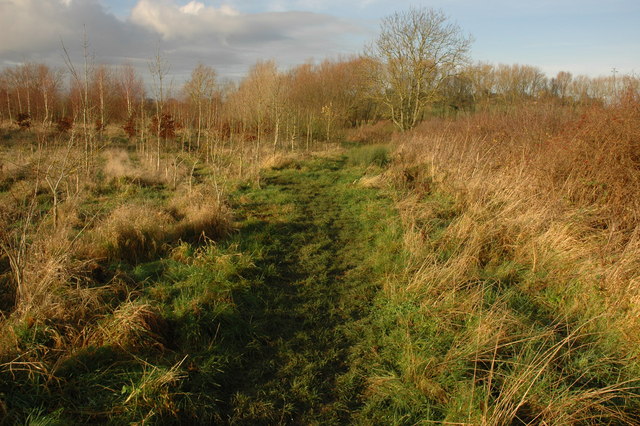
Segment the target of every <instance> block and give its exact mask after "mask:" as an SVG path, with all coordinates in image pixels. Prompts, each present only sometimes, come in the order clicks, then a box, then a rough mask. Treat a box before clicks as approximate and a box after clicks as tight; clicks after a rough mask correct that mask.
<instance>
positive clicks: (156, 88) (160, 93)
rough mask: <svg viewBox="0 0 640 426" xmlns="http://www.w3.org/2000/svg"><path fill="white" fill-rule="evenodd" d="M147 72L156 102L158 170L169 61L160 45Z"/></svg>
mask: <svg viewBox="0 0 640 426" xmlns="http://www.w3.org/2000/svg"><path fill="white" fill-rule="evenodd" d="M149 72H150V73H151V77H152V78H153V86H152V87H153V95H154V101H155V104H156V117H155V118H156V120H155V123H154V124H155V129H154V130H155V133H156V141H157V143H156V155H157V158H156V169H157V170H160V145H161V143H160V142H161V141H162V125H163V123H162V121H163V119H164V118H165V116H164V107H165V96H166V93H165V91H166V86H165V84H166V82H165V80H166V78H167V74H168V73H169V63H168V62H167V60H166V59H165V58H164V57H163V56H162V54H161V53H160V47H158V51H157V52H156V56H155V57H154V58H153V60H151V61H150V62H149Z"/></svg>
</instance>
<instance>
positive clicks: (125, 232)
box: [93, 204, 175, 264]
mask: <svg viewBox="0 0 640 426" xmlns="http://www.w3.org/2000/svg"><path fill="white" fill-rule="evenodd" d="M174 225H175V219H174V218H173V217H172V216H171V215H170V214H168V213H167V212H165V211H164V210H162V209H161V208H157V207H152V206H145V205H135V204H125V205H122V206H120V207H118V208H116V209H115V210H113V211H112V212H111V214H110V215H109V217H107V218H106V219H105V220H104V221H103V222H102V223H100V224H99V225H98V226H96V228H95V229H94V230H93V234H94V235H95V237H94V238H96V239H97V240H98V241H99V246H101V247H102V248H103V250H104V252H103V253H104V254H103V256H102V257H107V258H109V259H114V260H126V261H129V262H131V263H132V264H135V263H138V262H141V261H143V260H147V259H151V258H153V257H155V256H157V255H158V254H160V253H162V252H163V250H164V243H165V241H167V240H168V235H171V231H172V229H173V226H174Z"/></svg>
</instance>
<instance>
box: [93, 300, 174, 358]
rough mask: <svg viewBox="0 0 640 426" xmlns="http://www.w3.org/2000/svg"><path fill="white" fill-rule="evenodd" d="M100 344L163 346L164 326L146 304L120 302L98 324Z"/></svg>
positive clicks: (128, 346) (125, 347)
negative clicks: (106, 317) (107, 316)
mask: <svg viewBox="0 0 640 426" xmlns="http://www.w3.org/2000/svg"><path fill="white" fill-rule="evenodd" d="M99 329H100V333H99V335H100V338H99V340H100V343H101V344H111V345H114V346H119V347H121V348H123V349H125V350H129V351H134V350H140V349H150V348H156V349H164V347H165V345H166V339H165V338H164V335H165V334H166V333H167V331H168V325H167V323H166V321H165V320H164V318H163V317H162V316H161V314H160V312H158V310H157V309H156V308H154V307H153V306H151V305H149V304H148V303H143V302H137V301H129V302H125V303H123V304H121V305H120V306H119V307H118V308H117V309H116V310H115V312H113V314H112V315H111V316H110V317H109V318H108V319H107V320H106V321H104V322H103V324H101V325H100V327H99Z"/></svg>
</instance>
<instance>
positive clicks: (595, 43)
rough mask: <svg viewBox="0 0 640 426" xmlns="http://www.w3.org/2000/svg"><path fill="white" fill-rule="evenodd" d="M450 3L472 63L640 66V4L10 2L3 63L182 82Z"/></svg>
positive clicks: (354, 48) (370, 32)
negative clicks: (467, 39) (125, 69)
mask: <svg viewBox="0 0 640 426" xmlns="http://www.w3.org/2000/svg"><path fill="white" fill-rule="evenodd" d="M410 7H429V8H434V9H440V10H442V11H443V12H444V13H445V14H446V15H447V16H448V17H449V19H450V21H451V22H454V23H457V24H458V25H459V26H460V28H461V29H462V31H463V33H465V34H468V35H471V36H472V37H473V39H474V42H473V45H472V48H471V52H470V56H471V59H472V60H473V61H483V62H489V63H493V64H498V63H504V64H513V63H519V64H527V65H534V66H538V67H539V68H540V69H542V70H543V71H544V72H546V73H547V74H548V75H550V76H552V75H554V74H556V73H557V72H558V71H569V72H571V73H573V74H574V75H577V74H586V75H589V76H592V77H595V76H599V75H611V73H612V69H613V68H615V69H616V70H617V72H619V73H620V74H631V73H634V74H635V75H638V74H640V1H638V0H536V1H532V0H524V1H523V0H483V1H480V0H431V1H418V0H413V1H411V0H393V1H384V0H0V68H4V67H6V66H12V65H16V64H20V63H24V62H44V63H47V64H50V65H53V66H63V64H64V61H63V49H62V45H63V44H64V46H65V47H66V49H67V51H68V52H69V54H70V56H71V58H72V60H73V61H74V62H77V63H80V62H81V60H82V57H83V47H82V45H83V40H84V37H85V34H86V38H87V40H88V43H89V49H88V52H89V54H90V55H91V57H92V58H93V61H94V62H95V63H106V64H114V65H119V64H122V63H124V62H129V63H131V64H133V65H134V66H135V67H136V68H137V69H138V70H140V71H141V72H142V73H143V74H148V64H149V61H150V60H152V58H154V57H155V56H156V54H157V52H160V53H161V55H162V56H163V58H164V59H165V60H166V61H167V63H168V64H169V74H170V75H171V76H172V77H173V78H174V79H176V80H178V81H184V80H185V79H186V78H187V77H188V75H189V73H190V71H191V70H192V69H193V68H194V66H195V65H196V64H198V63H203V64H205V65H209V66H212V67H213V68H215V69H216V70H217V71H218V73H219V75H220V76H222V77H228V78H231V79H237V78H240V77H241V76H242V75H244V74H246V72H247V70H248V69H249V67H250V66H251V65H252V64H254V63H255V62H256V61H258V60H270V59H273V60H275V61H276V62H277V63H278V64H279V65H280V66H281V67H283V68H286V67H291V66H294V65H297V64H301V63H303V62H307V61H310V60H315V61H320V60H322V59H324V58H327V57H329V58H336V57H338V56H339V55H350V54H357V53H360V52H362V51H363V48H364V46H365V45H366V44H368V43H371V42H372V41H374V40H375V37H376V34H377V32H378V30H379V28H380V20H381V18H383V17H385V16H388V15H390V14H392V13H394V12H397V11H404V10H408V9H409V8H410Z"/></svg>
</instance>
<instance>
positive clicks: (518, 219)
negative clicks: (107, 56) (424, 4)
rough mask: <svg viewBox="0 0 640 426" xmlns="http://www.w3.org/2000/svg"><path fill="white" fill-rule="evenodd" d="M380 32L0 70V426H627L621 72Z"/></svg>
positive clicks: (632, 205) (637, 103)
mask: <svg viewBox="0 0 640 426" xmlns="http://www.w3.org/2000/svg"><path fill="white" fill-rule="evenodd" d="M382 25H383V28H382V30H383V31H381V36H380V38H379V39H378V40H376V41H375V42H374V43H373V44H372V45H371V46H370V47H369V48H368V49H367V53H366V54H365V55H362V56H359V57H353V58H346V59H339V60H331V61H330V60H327V61H325V62H323V63H320V64H304V65H300V66H298V67H295V68H292V69H290V70H287V71H282V70H280V69H278V67H277V66H276V64H275V63H274V62H261V63H258V64H256V65H255V66H254V67H253V68H252V69H251V70H250V71H249V73H248V75H247V76H246V77H245V78H244V79H242V80H241V81H239V82H237V83H221V82H220V81H218V78H217V76H216V73H215V71H214V70H213V69H212V68H210V67H207V66H205V65H200V66H198V67H197V68H196V69H195V70H194V71H193V74H192V76H191V77H190V79H189V80H188V81H187V82H186V83H185V85H184V87H183V88H182V90H181V91H172V90H169V88H168V87H166V82H167V81H168V78H169V76H168V68H167V64H166V63H165V62H164V60H163V58H162V56H161V54H158V55H157V56H156V58H155V59H154V60H153V61H152V63H151V65H152V66H151V67H150V69H151V72H152V74H153V77H154V79H153V80H154V82H153V85H152V90H151V91H152V93H151V94H150V97H147V96H148V94H147V93H146V92H145V89H144V85H143V84H142V82H141V80H140V78H139V77H138V76H137V75H136V74H135V72H134V70H133V68H132V67H131V66H126V65H125V66H123V67H120V68H118V69H115V68H110V67H107V66H100V65H99V66H89V65H87V66H86V67H85V68H84V69H76V68H74V67H73V66H71V65H70V66H69V69H68V70H67V71H66V73H65V72H62V71H60V70H54V69H52V68H50V67H48V66H46V65H44V64H24V65H18V66H15V67H10V68H6V69H4V70H2V71H0V99H2V102H0V119H1V120H2V123H1V125H0V419H1V420H0V423H2V424H20V423H25V424H75V423H80V424H91V423H107V424H123V423H124V424H126V423H136V424H174V423H175V424H227V423H228V424H398V425H405V424H406V425H412V424H418V423H426V424H429V423H440V424H456V425H461V424H473V425H476V424H479V425H507V424H534V425H544V424H561V425H574V424H640V416H639V414H638V413H640V398H639V397H640V383H639V382H638V378H639V377H640V364H639V363H638V348H639V347H640V342H639V341H638V336H639V333H638V330H639V329H640V322H639V318H640V311H639V309H640V308H639V306H640V305H639V303H638V301H639V300H640V216H639V213H638V212H640V83H639V81H638V79H637V78H635V77H633V76H613V77H611V78H608V77H607V78H587V77H584V76H572V75H571V74H569V73H567V72H563V73H559V74H558V75H557V76H555V77H553V78H547V77H546V76H545V75H544V74H543V73H542V72H541V71H540V70H538V69H537V68H535V67H532V66H523V65H496V66H494V65H489V64H471V63H469V61H468V60H467V59H466V54H467V51H468V49H469V47H470V38H469V37H468V36H465V35H464V34H462V32H461V29H460V28H458V27H457V26H455V25H452V24H449V23H448V19H447V17H446V16H444V15H443V14H442V13H440V12H437V11H432V10H423V9H414V10H410V11H408V12H405V13H398V14H395V15H393V16H391V17H389V18H388V19H386V20H385V21H383V24H382ZM403 40H404V41H407V43H401V42H400V41H403ZM443 49H444V50H446V51H443ZM447 49H449V50H447ZM87 63H89V62H87ZM65 77H69V83H68V84H63V82H64V78H65Z"/></svg>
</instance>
